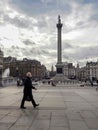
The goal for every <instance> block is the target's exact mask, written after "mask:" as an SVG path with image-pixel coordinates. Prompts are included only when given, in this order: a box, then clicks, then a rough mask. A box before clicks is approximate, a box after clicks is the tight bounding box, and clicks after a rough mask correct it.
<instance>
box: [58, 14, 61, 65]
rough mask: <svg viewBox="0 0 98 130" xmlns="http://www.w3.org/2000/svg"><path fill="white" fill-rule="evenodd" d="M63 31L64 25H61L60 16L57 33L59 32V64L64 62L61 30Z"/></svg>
mask: <svg viewBox="0 0 98 130" xmlns="http://www.w3.org/2000/svg"><path fill="white" fill-rule="evenodd" d="M61 29H62V23H61V19H60V16H58V23H57V32H58V36H57V38H58V39H57V56H58V57H57V63H61V62H62V35H61V31H62V30H61Z"/></svg>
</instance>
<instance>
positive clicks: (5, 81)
mask: <svg viewBox="0 0 98 130" xmlns="http://www.w3.org/2000/svg"><path fill="white" fill-rule="evenodd" d="M15 84H16V80H15V79H14V78H13V77H11V76H10V68H7V69H5V70H4V72H3V73H2V86H9V85H15Z"/></svg>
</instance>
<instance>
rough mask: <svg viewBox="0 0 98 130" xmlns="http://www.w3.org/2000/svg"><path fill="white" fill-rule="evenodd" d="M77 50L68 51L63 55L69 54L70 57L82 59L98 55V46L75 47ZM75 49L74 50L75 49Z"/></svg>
mask: <svg viewBox="0 0 98 130" xmlns="http://www.w3.org/2000/svg"><path fill="white" fill-rule="evenodd" d="M74 49H75V51H73V53H71V52H66V53H65V54H63V56H64V57H65V58H66V56H68V57H69V58H70V59H71V58H73V59H74V60H81V59H89V58H91V57H92V58H93V57H98V46H95V47H78V49H77V48H74ZM74 49H73V50H74Z"/></svg>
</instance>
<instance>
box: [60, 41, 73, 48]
mask: <svg viewBox="0 0 98 130" xmlns="http://www.w3.org/2000/svg"><path fill="white" fill-rule="evenodd" d="M69 48H73V46H72V45H71V44H70V43H68V42H66V41H65V42H63V45H62V49H63V50H64V49H69Z"/></svg>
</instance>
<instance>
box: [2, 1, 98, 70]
mask: <svg viewBox="0 0 98 130" xmlns="http://www.w3.org/2000/svg"><path fill="white" fill-rule="evenodd" d="M58 15H60V16H61V21H62V23H63V27H62V60H63V62H66V61H67V62H73V63H74V65H76V64H77V63H79V64H80V66H83V65H85V63H86V62H87V61H97V59H98V0H0V46H1V49H2V50H3V51H4V56H13V57H17V59H23V58H29V59H36V60H39V61H41V63H42V64H44V65H46V67H47V68H48V69H50V68H51V66H52V64H53V65H54V66H55V64H56V63H57V28H56V24H57V22H58Z"/></svg>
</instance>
